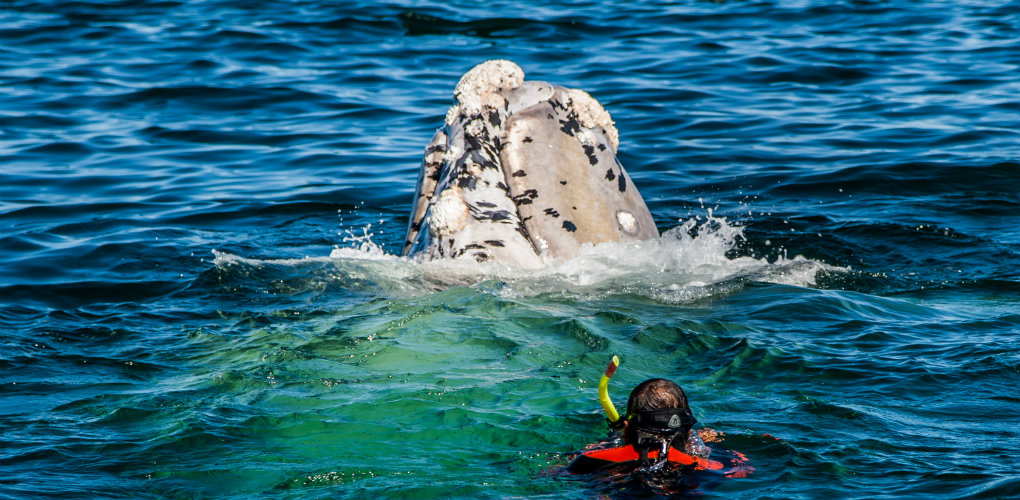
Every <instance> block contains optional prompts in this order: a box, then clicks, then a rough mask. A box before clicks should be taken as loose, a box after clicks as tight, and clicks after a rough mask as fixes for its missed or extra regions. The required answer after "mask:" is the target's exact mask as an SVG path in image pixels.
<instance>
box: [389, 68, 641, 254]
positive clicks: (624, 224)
mask: <svg viewBox="0 0 1020 500" xmlns="http://www.w3.org/2000/svg"><path fill="white" fill-rule="evenodd" d="M454 97H455V98H456V100H457V102H456V104H454V105H453V106H452V107H451V108H450V110H449V111H448V112H447V114H446V120H445V123H444V125H443V127H442V128H440V129H439V130H437V131H436V133H435V135H434V136H433V137H432V140H431V141H430V142H429V144H428V146H427V147H426V148H425V153H424V157H423V159H422V165H421V171H420V173H419V175H418V185H417V188H416V190H415V198H414V205H413V209H412V211H411V217H410V222H409V224H408V229H407V237H406V239H405V241H404V248H403V255H405V256H407V257H409V258H412V259H416V260H422V261H424V260H434V259H441V258H472V259H474V260H476V261H478V262H487V261H492V262H497V263H500V264H505V265H509V266H515V267H520V268H528V269H538V268H541V267H544V266H546V265H548V264H550V263H552V262H556V261H560V260H568V259H570V258H572V257H574V256H575V255H576V254H577V252H578V251H579V250H580V248H581V245H583V244H585V243H591V244H598V243H603V242H608V241H624V242H625V241H641V240H647V239H652V238H657V237H658V236H659V232H658V230H657V229H656V227H655V222H654V221H653V220H652V216H651V214H650V213H649V211H648V207H647V206H646V205H645V201H644V199H643V198H642V197H641V195H640V194H639V193H638V190H637V188H636V187H635V186H634V184H633V182H631V180H630V176H628V175H627V173H626V171H625V170H624V169H623V166H622V165H620V162H619V160H617V158H616V151H617V148H618V145H619V134H618V132H617V130H616V127H614V126H613V121H612V119H611V118H610V116H609V113H607V112H606V111H605V110H604V109H603V108H602V106H601V105H600V104H599V103H598V101H596V100H595V99H594V98H592V97H591V96H590V95H588V94H587V93H586V92H584V91H581V90H577V89H567V88H564V87H560V86H556V85H551V84H549V83H546V82H540V81H524V71H523V70H521V68H520V67H519V66H517V65H516V64H514V63H512V62H510V61H506V60H492V61H486V62H484V63H482V64H479V65H478V66H475V67H474V68H472V69H471V70H470V71H468V72H467V73H465V74H464V76H463V77H462V78H461V79H460V82H459V83H458V84H457V86H456V89H455V90H454Z"/></svg>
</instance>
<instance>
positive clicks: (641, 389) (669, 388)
mask: <svg viewBox="0 0 1020 500" xmlns="http://www.w3.org/2000/svg"><path fill="white" fill-rule="evenodd" d="M672 409H676V410H680V412H681V413H685V414H687V415H690V413H691V407H690V405H689V404H688V403H687V394H685V393H684V390H683V389H681V388H680V386H679V385H676V384H675V383H674V382H672V381H670V380H666V379H664V378H653V379H649V380H645V381H644V382H641V383H640V384H638V386H637V387H635V388H634V390H633V391H631V392H630V398H629V399H627V417H628V418H631V419H633V417H635V416H636V415H637V414H639V413H643V412H650V411H655V410H672ZM623 437H624V439H625V440H626V441H627V442H629V443H636V442H637V441H638V436H637V428H636V426H635V425H629V426H628V427H627V431H626V433H625V434H624V436H623Z"/></svg>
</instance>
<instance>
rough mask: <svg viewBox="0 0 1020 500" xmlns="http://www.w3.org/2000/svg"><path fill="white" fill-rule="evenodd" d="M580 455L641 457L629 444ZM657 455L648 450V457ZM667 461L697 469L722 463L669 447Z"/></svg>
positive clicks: (612, 459) (609, 458)
mask: <svg viewBox="0 0 1020 500" xmlns="http://www.w3.org/2000/svg"><path fill="white" fill-rule="evenodd" d="M582 455H584V456H586V457H589V458H594V459H596V460H605V461H607V462H630V461H633V460H637V459H639V458H641V456H640V455H639V454H638V452H637V450H635V449H634V447H633V446H631V445H625V446H620V447H617V448H608V449H605V450H591V451H586V452H584V453H582ZM658 457H659V452H658V450H650V451H649V452H648V458H651V459H655V458H658ZM669 461H670V462H676V463H678V464H681V465H692V464H696V465H697V467H698V468H699V469H713V470H715V469H722V468H723V464H722V463H721V462H716V461H715V460H708V459H705V458H701V457H695V456H691V455H688V454H686V453H684V452H682V451H680V450H677V449H676V448H670V449H669Z"/></svg>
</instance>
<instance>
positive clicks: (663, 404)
mask: <svg viewBox="0 0 1020 500" xmlns="http://www.w3.org/2000/svg"><path fill="white" fill-rule="evenodd" d="M618 365H619V359H618V358H617V357H616V356H613V359H612V361H611V362H610V364H609V366H608V367H607V368H606V372H605V374H604V375H603V376H602V380H600V382H599V400H600V401H601V402H602V406H603V408H604V409H605V410H606V415H607V417H608V421H609V427H610V428H611V429H613V430H615V431H618V432H620V431H622V439H621V438H620V437H619V436H617V437H616V438H615V439H610V440H608V441H605V442H602V443H598V444H595V445H592V446H589V447H588V449H586V450H585V451H583V452H581V454H580V455H578V456H577V457H576V458H575V459H574V460H573V462H571V463H570V465H569V466H567V469H566V470H567V471H568V472H571V473H574V474H591V473H595V472H601V471H607V472H608V471H612V472H614V473H629V472H633V471H639V472H642V473H646V474H647V473H651V474H660V473H664V474H665V473H668V474H669V475H671V476H673V477H674V478H676V477H679V476H686V477H687V479H690V476H691V474H689V473H693V472H696V471H717V472H718V474H720V475H723V476H725V477H745V476H746V475H747V474H748V473H749V472H752V471H753V470H754V469H753V468H751V467H749V466H748V465H747V458H746V457H744V455H742V454H740V453H736V452H731V453H730V454H731V455H732V456H727V457H719V458H720V459H722V460H725V461H726V462H727V463H726V464H724V463H723V462H722V461H719V460H713V459H710V458H709V456H710V455H711V454H712V449H711V448H709V447H708V446H707V445H706V444H705V442H704V440H703V439H702V435H704V436H705V437H706V438H708V439H709V440H714V438H715V436H717V433H716V432H715V431H713V430H711V429H701V431H702V432H700V433H699V432H698V431H696V430H694V424H696V423H697V419H695V418H694V415H693V414H692V412H691V408H690V406H689V404H688V401H687V395H686V394H685V393H684V391H683V389H681V388H680V386H678V385H677V384H675V383H673V382H671V381H669V380H666V379H661V378H655V379H650V380H646V381H644V382H642V383H640V384H638V386H637V387H635V388H634V390H633V391H631V393H630V398H629V399H628V400H627V413H626V415H624V416H620V415H619V414H618V413H617V411H616V408H615V407H614V406H613V403H612V401H611V400H610V399H609V394H608V391H607V385H608V383H609V378H610V377H612V376H613V372H615V370H616V367H617V366H618ZM730 454H725V453H724V455H730ZM685 482H686V483H687V484H686V487H687V488H690V487H697V484H691V483H690V481H685Z"/></svg>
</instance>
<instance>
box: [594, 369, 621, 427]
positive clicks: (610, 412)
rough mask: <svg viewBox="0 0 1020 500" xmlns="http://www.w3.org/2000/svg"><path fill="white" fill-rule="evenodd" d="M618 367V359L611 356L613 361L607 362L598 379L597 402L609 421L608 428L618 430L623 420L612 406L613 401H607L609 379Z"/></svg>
mask: <svg viewBox="0 0 1020 500" xmlns="http://www.w3.org/2000/svg"><path fill="white" fill-rule="evenodd" d="M618 366H620V358H618V357H616V356H615V355H614V356H613V359H610V360H609V365H608V366H606V371H605V373H603V374H602V378H601V379H599V402H600V403H602V409H603V410H605V412H606V417H607V418H608V419H609V427H612V428H613V429H620V428H622V427H623V419H622V418H620V413H619V412H617V411H616V406H613V400H611V399H609V379H610V378H612V377H613V374H614V373H616V367H618Z"/></svg>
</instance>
